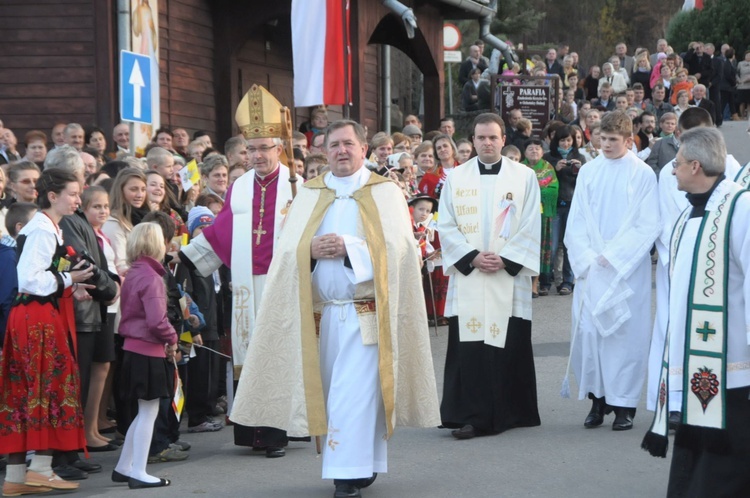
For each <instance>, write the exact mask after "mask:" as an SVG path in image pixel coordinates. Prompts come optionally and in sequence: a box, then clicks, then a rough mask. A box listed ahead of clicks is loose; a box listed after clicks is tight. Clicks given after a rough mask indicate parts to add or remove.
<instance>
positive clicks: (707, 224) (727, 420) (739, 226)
mask: <svg viewBox="0 0 750 498" xmlns="http://www.w3.org/2000/svg"><path fill="white" fill-rule="evenodd" d="M680 142H681V145H680V149H679V150H678V151H677V157H676V158H675V161H674V163H673V168H672V174H673V175H674V177H675V179H676V181H677V188H679V189H680V191H682V192H686V193H687V200H688V202H689V205H688V206H687V208H686V209H685V210H684V211H682V213H681V214H680V216H679V217H678V219H677V222H676V224H675V228H674V231H673V233H672V237H671V241H670V268H669V277H670V280H669V284H670V288H669V330H668V334H667V346H666V347H665V348H664V350H663V351H664V352H663V359H662V368H661V372H660V373H661V375H660V377H659V398H658V401H657V405H656V413H655V417H654V422H653V424H652V426H651V429H650V430H649V432H648V433H647V434H646V436H645V438H644V440H643V445H642V446H643V448H644V449H646V450H648V451H649V453H651V454H652V455H654V456H660V457H666V455H667V442H668V439H667V438H668V431H669V409H670V406H673V402H672V399H671V398H672V397H673V396H677V402H678V404H679V405H680V406H681V408H680V413H681V416H680V421H679V425H678V427H677V432H676V435H675V439H674V451H673V455H672V466H671V469H670V473H669V486H668V491H667V496H669V497H688V496H695V497H699V496H747V494H748V490H749V489H750V473H748V468H750V451H749V450H748V448H750V424H748V420H750V400H748V395H750V223H749V222H748V220H750V192H748V191H747V190H745V189H744V188H743V187H742V186H741V185H739V184H737V183H735V182H733V181H732V179H733V178H734V175H732V176H725V172H726V170H725V158H726V146H725V144H724V139H723V137H722V135H721V133H720V132H719V131H718V130H716V129H715V128H696V129H693V130H690V131H688V132H685V133H684V134H683V135H682V136H681V137H680ZM675 382H676V383H679V384H681V385H683V386H684V389H683V390H682V391H675V390H673V389H672V388H671V386H670V385H671V384H672V383H675Z"/></svg>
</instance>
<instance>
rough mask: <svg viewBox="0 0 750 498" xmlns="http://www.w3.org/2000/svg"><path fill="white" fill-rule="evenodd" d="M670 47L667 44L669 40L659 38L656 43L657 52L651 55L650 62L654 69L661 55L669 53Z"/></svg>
mask: <svg viewBox="0 0 750 498" xmlns="http://www.w3.org/2000/svg"><path fill="white" fill-rule="evenodd" d="M668 46H669V45H668V44H667V40H665V39H664V38H659V40H658V41H657V42H656V51H655V52H654V53H653V54H651V56H650V57H649V62H650V63H651V67H654V66H655V65H656V63H657V62H659V54H660V53H664V54H666V53H667V47H668Z"/></svg>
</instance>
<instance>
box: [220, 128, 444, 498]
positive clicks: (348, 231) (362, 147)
mask: <svg viewBox="0 0 750 498" xmlns="http://www.w3.org/2000/svg"><path fill="white" fill-rule="evenodd" d="M325 143H326V147H327V151H328V160H329V165H330V172H329V173H326V174H324V175H322V176H318V177H317V178H315V179H314V180H311V181H309V182H307V183H305V184H304V185H303V186H302V188H301V189H300V191H299V194H298V195H297V197H296V198H295V200H294V203H293V204H292V206H291V208H290V210H289V215H288V217H287V219H286V221H285V224H284V227H283V230H282V233H281V238H280V239H279V241H278V244H277V247H276V252H275V254H274V258H273V261H272V263H271V268H270V270H269V273H268V280H267V282H266V287H265V291H264V294H263V298H262V301H261V304H260V311H259V312H258V321H257V324H256V327H255V331H254V333H253V338H252V340H251V342H250V347H249V348H248V354H247V359H246V360H245V366H244V369H243V371H242V376H241V377H240V383H239V386H238V388H237V398H236V401H235V406H234V410H233V412H232V416H231V418H232V420H233V421H235V422H238V423H241V424H246V425H252V426H255V425H263V426H273V427H279V428H282V429H284V430H286V431H287V433H288V434H289V435H290V436H305V435H325V444H324V445H323V479H333V480H334V485H335V486H336V491H335V496H336V497H357V496H361V492H360V489H361V488H364V487H367V486H369V485H370V484H372V482H373V481H374V479H375V476H376V474H378V473H383V472H386V471H387V442H388V440H389V439H390V437H391V435H392V434H393V430H394V427H396V426H397V425H410V426H417V427H435V426H437V425H438V424H439V423H440V419H439V417H438V403H437V390H436V387H435V375H434V371H433V367H432V355H431V351H430V340H429V332H428V329H427V315H426V313H425V311H424V294H423V292H422V284H421V282H422V280H421V274H420V254H419V251H418V248H417V241H416V239H415V238H414V234H413V232H412V225H411V220H410V217H409V210H408V208H407V206H406V201H405V200H404V195H403V193H402V192H401V189H400V188H399V186H398V185H397V184H396V183H394V182H393V181H391V180H389V179H387V178H384V177H382V176H379V175H376V174H373V173H372V172H370V171H369V170H368V169H367V168H365V167H364V161H365V153H366V150H367V138H366V135H365V131H364V128H363V127H362V126H361V125H360V124H358V123H355V122H354V121H336V122H334V123H332V124H331V125H330V126H329V128H328V130H327V132H326V142H325ZM407 493H408V492H407V491H403V492H400V493H396V494H397V495H405V494H407Z"/></svg>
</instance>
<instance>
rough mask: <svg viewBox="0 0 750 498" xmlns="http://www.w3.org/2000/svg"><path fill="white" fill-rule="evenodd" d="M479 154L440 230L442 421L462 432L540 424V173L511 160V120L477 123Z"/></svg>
mask: <svg viewBox="0 0 750 498" xmlns="http://www.w3.org/2000/svg"><path fill="white" fill-rule="evenodd" d="M472 129H473V131H474V147H475V148H476V150H477V157H476V158H474V159H471V160H470V161H468V162H466V163H464V164H462V165H461V166H458V167H456V169H455V170H454V171H453V173H451V175H450V176H449V177H448V179H447V181H446V183H445V187H444V188H443V192H442V194H441V197H440V207H439V211H438V213H439V214H438V230H439V231H440V238H441V242H442V250H443V266H444V268H445V274H446V275H449V276H450V282H449V285H448V296H447V300H446V307H445V316H446V317H449V319H448V351H447V353H446V356H445V375H444V379H445V380H444V384H443V401H442V404H441V405H440V415H441V418H442V420H443V426H444V427H448V428H453V429H455V430H453V432H452V435H453V437H455V438H456V439H471V438H473V437H476V436H487V435H492V434H499V433H501V432H503V431H505V430H507V429H511V428H514V427H532V426H537V425H539V424H540V423H541V422H540V420H539V411H538V409H537V398H536V373H535V370H534V354H533V351H532V348H531V278H532V277H533V276H536V275H538V274H539V260H540V258H539V251H540V244H541V234H542V221H541V213H540V206H541V196H540V193H539V182H538V181H537V178H536V174H535V173H534V170H532V169H531V168H529V167H528V166H524V165H523V164H520V163H517V162H515V161H512V160H510V159H508V158H507V157H503V156H502V155H501V151H502V148H503V144H504V138H505V137H504V132H505V128H504V124H503V121H502V119H500V117H499V116H498V115H496V114H490V113H486V114H480V115H479V116H477V117H476V119H475V120H474V125H473V127H472Z"/></svg>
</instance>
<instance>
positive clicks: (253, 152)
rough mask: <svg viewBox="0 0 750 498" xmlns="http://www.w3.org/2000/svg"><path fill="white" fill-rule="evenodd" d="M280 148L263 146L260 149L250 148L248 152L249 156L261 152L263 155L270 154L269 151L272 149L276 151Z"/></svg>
mask: <svg viewBox="0 0 750 498" xmlns="http://www.w3.org/2000/svg"><path fill="white" fill-rule="evenodd" d="M276 147H278V146H277V145H261V146H260V147H248V148H247V152H248V154H255V153H256V152H260V153H261V154H264V155H265V154H268V151H270V150H271V149H275V148H276Z"/></svg>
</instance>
